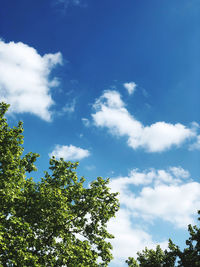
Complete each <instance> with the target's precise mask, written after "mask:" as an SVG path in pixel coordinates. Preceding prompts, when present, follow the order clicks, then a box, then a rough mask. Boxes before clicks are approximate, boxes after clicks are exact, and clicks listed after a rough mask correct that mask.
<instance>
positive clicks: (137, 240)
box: [108, 208, 168, 266]
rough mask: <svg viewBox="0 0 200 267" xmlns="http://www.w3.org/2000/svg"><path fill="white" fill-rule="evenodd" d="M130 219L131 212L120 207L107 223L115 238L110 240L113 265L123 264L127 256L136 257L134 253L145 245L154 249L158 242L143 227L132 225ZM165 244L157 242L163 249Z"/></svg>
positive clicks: (165, 242) (165, 246)
mask: <svg viewBox="0 0 200 267" xmlns="http://www.w3.org/2000/svg"><path fill="white" fill-rule="evenodd" d="M132 219H133V218H132V216H131V213H130V212H129V211H128V210H126V209H123V208H121V209H120V210H119V212H118V213H117V215H116V217H115V218H112V219H111V220H110V221H109V223H108V231H109V232H110V233H112V234H113V235H114V236H115V239H113V240H111V243H112V246H113V257H114V260H113V262H112V263H113V264H115V266H125V260H127V259H128V257H136V253H137V252H138V251H142V250H143V249H144V248H145V247H148V248H152V249H153V248H154V249H155V247H156V245H157V244H158V242H156V241H153V239H152V236H151V235H150V234H149V233H148V232H147V231H146V230H145V229H143V228H142V227H141V226H139V225H133V224H132ZM167 244H168V242H167V241H164V242H160V243H159V245H160V246H161V247H162V248H163V249H166V248H167Z"/></svg>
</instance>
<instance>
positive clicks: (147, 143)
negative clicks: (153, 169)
mask: <svg viewBox="0 0 200 267" xmlns="http://www.w3.org/2000/svg"><path fill="white" fill-rule="evenodd" d="M93 108H94V110H95V113H93V114H92V118H93V120H94V123H95V125H96V126H97V127H105V128H107V129H108V130H109V131H110V133H111V134H113V135H116V136H127V137H128V142H127V143H128V145H129V146H130V147H132V148H133V149H137V148H144V149H145V150H146V151H147V152H161V151H164V150H167V149H169V148H171V147H172V146H180V145H181V144H182V143H183V142H184V141H186V140H188V139H190V138H192V137H195V136H196V132H195V131H194V129H190V128H187V127H186V126H184V125H182V124H180V123H176V124H171V123H166V122H164V121H161V122H156V123H154V124H152V125H150V126H144V125H143V124H142V123H141V122H140V121H138V120H136V119H135V118H134V117H133V116H132V115H131V114H130V113H129V112H128V110H127V109H126V107H125V104H124V102H123V101H122V100H121V96H120V94H119V93H118V92H117V91H111V90H107V91H105V92H104V93H103V95H102V96H101V97H100V98H99V99H97V100H96V102H95V104H94V105H93Z"/></svg>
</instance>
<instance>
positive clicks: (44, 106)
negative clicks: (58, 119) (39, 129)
mask: <svg viewBox="0 0 200 267" xmlns="http://www.w3.org/2000/svg"><path fill="white" fill-rule="evenodd" d="M58 64H62V55H61V53H59V52H58V53H55V54H45V55H44V56H41V55H40V54H39V53H38V52H37V50H36V49H34V48H33V47H30V46H28V45H26V44H24V43H21V42H18V43H15V42H10V43H6V42H4V41H2V40H0V99H1V101H5V102H7V103H9V104H11V107H10V110H9V112H11V113H24V112H29V113H32V114H34V115H37V116H39V117H40V118H41V119H43V120H46V121H50V120H51V111H50V108H51V106H52V105H53V104H54V101H53V99H52V97H51V94H50V89H51V87H55V86H58V84H59V83H58V80H57V79H56V77H54V78H52V79H50V78H49V75H50V73H51V71H52V69H53V68H54V67H55V66H56V65H58Z"/></svg>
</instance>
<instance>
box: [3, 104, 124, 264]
mask: <svg viewBox="0 0 200 267" xmlns="http://www.w3.org/2000/svg"><path fill="white" fill-rule="evenodd" d="M8 107H9V105H7V104H5V103H1V104H0V265H2V266H68V267H70V266H71V267H72V266H73V267H74V266H107V265H108V263H109V262H110V261H111V259H112V254H111V249H112V246H111V244H110V242H109V241H108V239H110V238H113V236H112V235H111V234H110V233H108V231H107V227H106V226H107V222H108V221H109V219H110V218H111V217H113V216H115V213H116V211H117V210H118V209H119V203H118V199H117V193H111V192H110V189H109V187H108V183H109V180H108V179H107V180H104V179H102V178H101V177H98V178H97V179H96V180H94V181H93V182H92V183H91V184H90V186H89V187H84V182H85V179H84V178H83V177H82V178H80V179H79V178H78V177H77V174H76V171H75V170H76V168H77V166H78V163H72V162H66V161H64V160H63V159H60V160H57V159H55V158H54V157H53V158H51V159H50V167H49V171H46V172H45V174H44V177H42V178H41V180H40V181H39V182H35V181H34V179H33V178H27V173H30V172H32V171H34V170H36V167H35V165H34V163H35V161H36V160H37V157H38V156H39V155H38V154H37V153H31V152H30V153H28V154H26V155H24V156H23V146H22V145H23V124H22V122H19V123H18V126H16V127H12V128H11V127H9V126H8V123H7V120H6V118H5V113H6V111H7V109H8Z"/></svg>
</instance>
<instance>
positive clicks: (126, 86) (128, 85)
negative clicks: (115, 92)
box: [123, 82, 137, 95]
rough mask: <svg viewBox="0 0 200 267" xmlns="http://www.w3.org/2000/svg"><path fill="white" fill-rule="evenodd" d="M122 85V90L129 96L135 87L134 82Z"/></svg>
mask: <svg viewBox="0 0 200 267" xmlns="http://www.w3.org/2000/svg"><path fill="white" fill-rule="evenodd" d="M123 85H124V88H125V89H126V90H127V91H128V93H129V95H132V94H133V93H134V92H135V89H136V86H137V85H136V83H134V82H129V83H124V84H123Z"/></svg>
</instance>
